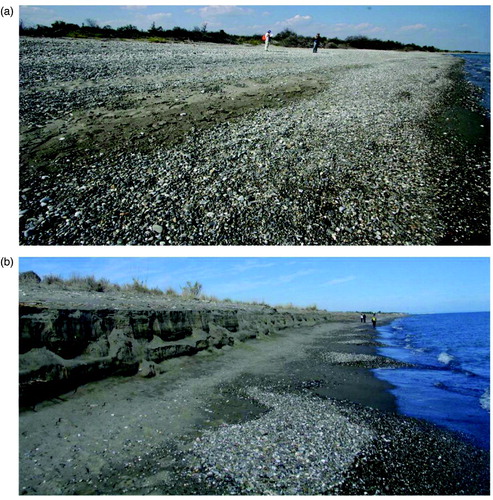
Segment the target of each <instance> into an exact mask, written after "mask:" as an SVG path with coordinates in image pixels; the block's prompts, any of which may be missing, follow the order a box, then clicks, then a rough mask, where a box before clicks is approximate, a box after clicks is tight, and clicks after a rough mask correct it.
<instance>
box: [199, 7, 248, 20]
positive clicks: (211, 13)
mask: <svg viewBox="0 0 493 500" xmlns="http://www.w3.org/2000/svg"><path fill="white" fill-rule="evenodd" d="M252 12H253V10H252V9H245V8H243V7H236V6H235V5H209V6H207V7H202V8H201V9H199V10H198V14H199V15H200V16H201V17H203V18H209V17H218V16H246V15H250V14H252Z"/></svg>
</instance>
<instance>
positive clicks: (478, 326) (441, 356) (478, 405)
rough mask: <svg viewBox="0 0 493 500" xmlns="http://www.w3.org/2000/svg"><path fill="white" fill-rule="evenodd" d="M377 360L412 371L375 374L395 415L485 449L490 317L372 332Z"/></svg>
mask: <svg viewBox="0 0 493 500" xmlns="http://www.w3.org/2000/svg"><path fill="white" fill-rule="evenodd" d="M377 330H378V333H379V340H380V341H381V342H382V343H383V344H384V345H385V347H381V348H378V351H379V354H381V355H384V356H387V357H391V358H394V359H396V360H399V361H405V362H408V363H412V364H414V365H415V367H412V368H399V369H383V368H382V369H377V370H374V373H375V374H376V376H377V377H378V378H380V379H383V380H386V381H387V382H390V383H391V384H392V385H393V386H394V389H392V390H391V392H392V393H393V394H394V395H395V397H396V400H397V405H398V408H399V411H400V412H401V413H403V414H404V415H408V416H412V417H417V418H422V419H424V420H428V421H430V422H433V423H434V424H437V425H439V426H443V427H446V428H448V429H451V430H453V431H458V432H460V433H462V434H463V435H464V436H465V437H466V438H467V439H469V440H471V441H473V442H474V443H475V444H476V445H478V446H480V447H482V448H486V449H489V446H490V315H489V313H488V312H483V313H450V314H427V315H416V316H409V317H404V318H399V319H397V320H395V321H393V322H392V323H391V324H390V325H385V326H381V327H378V328H377Z"/></svg>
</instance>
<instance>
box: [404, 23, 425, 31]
mask: <svg viewBox="0 0 493 500" xmlns="http://www.w3.org/2000/svg"><path fill="white" fill-rule="evenodd" d="M426 28H427V26H426V24H411V25H409V26H401V27H400V28H399V31H419V30H424V29H426Z"/></svg>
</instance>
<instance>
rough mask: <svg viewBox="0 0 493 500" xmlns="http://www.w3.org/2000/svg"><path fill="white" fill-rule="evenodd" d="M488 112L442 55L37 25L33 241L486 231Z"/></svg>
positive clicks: (27, 188) (409, 237)
mask: <svg viewBox="0 0 493 500" xmlns="http://www.w3.org/2000/svg"><path fill="white" fill-rule="evenodd" d="M478 111H479V110H478V108H477V106H476V100H475V90H474V88H473V87H472V86H469V85H468V84H466V83H465V82H464V80H463V79H462V78H461V65H460V60H458V59H456V58H453V57H450V56H447V55H444V54H433V53H418V52H408V53H405V52H393V51H369V50H321V51H320V52H319V53H318V54H312V53H311V51H309V50H305V49H289V48H281V47H272V51H269V52H265V51H264V50H263V48H262V47H253V46H226V45H211V44H152V43H146V42H130V41H111V42H105V41H98V40H54V39H24V38H23V39H21V40H20V242H21V244H26V245H38V244H42V245H46V244H47V245H332V244H336V245H356V244H357V245H437V244H488V243H489V151H488V146H487V145H488V140H487V138H488V137H489V119H488V118H487V117H486V116H484V115H481V114H478ZM465 131H467V133H466V132H465Z"/></svg>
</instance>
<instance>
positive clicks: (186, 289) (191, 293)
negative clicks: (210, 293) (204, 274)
mask: <svg viewBox="0 0 493 500" xmlns="http://www.w3.org/2000/svg"><path fill="white" fill-rule="evenodd" d="M201 292H202V285H201V284H200V283H199V282H198V281H196V282H195V283H194V284H193V285H192V282H191V281H187V284H186V285H185V286H182V287H181V294H182V296H183V297H185V298H191V299H198V298H199V297H200V294H201Z"/></svg>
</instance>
